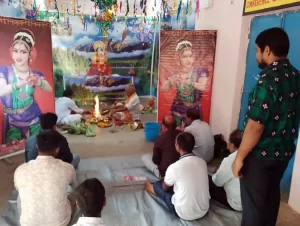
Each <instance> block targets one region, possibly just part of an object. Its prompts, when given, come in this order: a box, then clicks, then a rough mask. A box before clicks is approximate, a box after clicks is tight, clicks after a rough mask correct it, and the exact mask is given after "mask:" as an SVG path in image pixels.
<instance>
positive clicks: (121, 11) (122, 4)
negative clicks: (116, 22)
mask: <svg viewBox="0 0 300 226" xmlns="http://www.w3.org/2000/svg"><path fill="white" fill-rule="evenodd" d="M122 5H123V3H122V0H121V1H120V13H121V12H122Z"/></svg>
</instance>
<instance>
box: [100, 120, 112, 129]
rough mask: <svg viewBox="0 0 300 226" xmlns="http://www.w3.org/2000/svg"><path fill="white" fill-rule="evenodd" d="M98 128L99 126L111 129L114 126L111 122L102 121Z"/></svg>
mask: <svg viewBox="0 0 300 226" xmlns="http://www.w3.org/2000/svg"><path fill="white" fill-rule="evenodd" d="M97 126H99V127H101V128H107V127H111V126H112V122H109V121H100V122H98V124H97Z"/></svg>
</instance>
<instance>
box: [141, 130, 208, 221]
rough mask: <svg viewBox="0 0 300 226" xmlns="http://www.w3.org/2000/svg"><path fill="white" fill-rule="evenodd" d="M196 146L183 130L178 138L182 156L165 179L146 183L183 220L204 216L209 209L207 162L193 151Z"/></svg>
mask: <svg viewBox="0 0 300 226" xmlns="http://www.w3.org/2000/svg"><path fill="white" fill-rule="evenodd" d="M194 146H195V138H194V136H193V135H192V134H190V133H186V132H183V133H180V134H179V135H178V136H177V138H176V142H175V147H176V150H177V152H178V153H179V154H180V156H181V157H180V159H179V160H178V161H177V162H175V163H173V164H172V165H170V166H169V168H168V169H167V172H166V175H165V178H164V181H158V182H156V183H154V184H150V183H149V182H146V183H145V190H146V191H148V192H149V193H151V194H153V195H156V196H158V197H159V198H160V199H162V200H163V201H164V202H165V203H166V205H167V206H168V208H169V210H170V212H171V213H173V214H174V215H176V216H179V217H180V218H182V219H184V220H196V219H199V218H202V217H203V216H204V215H205V214H206V213H207V211H208V209H209V200H210V195H209V187H208V177H207V165H206V163H205V161H204V160H203V159H201V158H199V157H197V156H195V155H194V154H193V149H194ZM173 186H174V193H173V192H172V187H173Z"/></svg>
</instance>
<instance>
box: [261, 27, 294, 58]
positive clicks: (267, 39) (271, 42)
mask: <svg viewBox="0 0 300 226" xmlns="http://www.w3.org/2000/svg"><path fill="white" fill-rule="evenodd" d="M255 43H256V45H257V46H258V47H259V48H260V49H261V51H264V50H265V48H266V47H267V46H269V47H270V51H271V52H272V53H273V54H274V55H275V56H277V57H286V56H287V55H288V53H289V49H290V41H289V37H288V35H287V33H286V32H285V31H284V30H283V29H282V28H279V27H274V28H270V29H267V30H264V31H263V32H261V33H260V34H259V35H258V36H257V38H256V40H255Z"/></svg>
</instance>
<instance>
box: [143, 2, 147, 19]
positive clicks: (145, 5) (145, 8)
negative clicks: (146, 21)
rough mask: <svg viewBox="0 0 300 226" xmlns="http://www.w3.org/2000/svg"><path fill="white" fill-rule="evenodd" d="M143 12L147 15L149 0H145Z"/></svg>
mask: <svg viewBox="0 0 300 226" xmlns="http://www.w3.org/2000/svg"><path fill="white" fill-rule="evenodd" d="M143 13H144V14H145V15H146V16H147V0H144V6H143Z"/></svg>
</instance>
